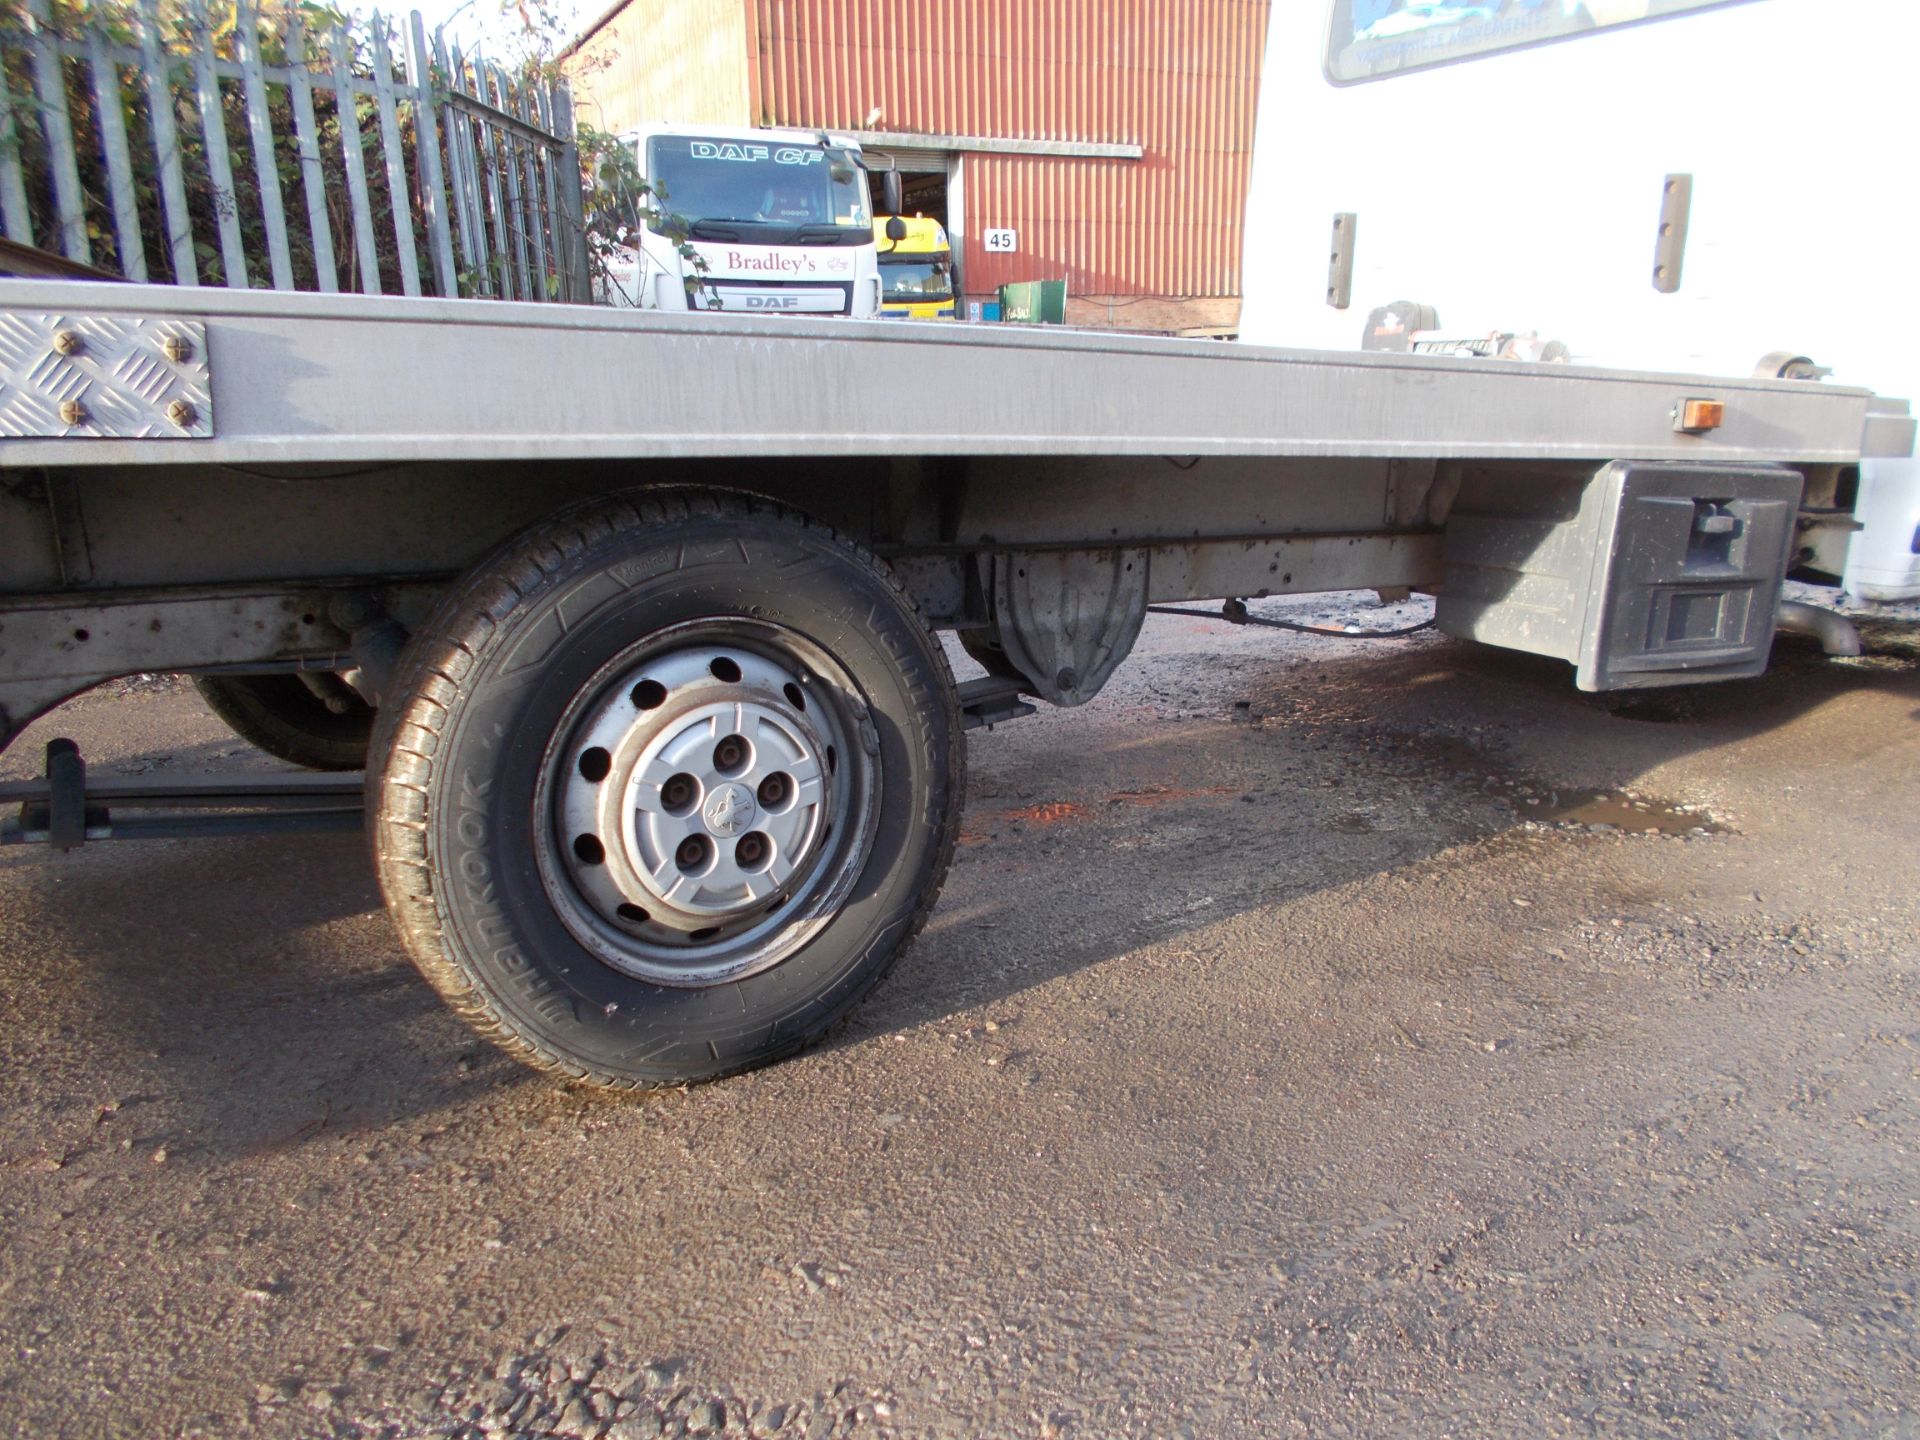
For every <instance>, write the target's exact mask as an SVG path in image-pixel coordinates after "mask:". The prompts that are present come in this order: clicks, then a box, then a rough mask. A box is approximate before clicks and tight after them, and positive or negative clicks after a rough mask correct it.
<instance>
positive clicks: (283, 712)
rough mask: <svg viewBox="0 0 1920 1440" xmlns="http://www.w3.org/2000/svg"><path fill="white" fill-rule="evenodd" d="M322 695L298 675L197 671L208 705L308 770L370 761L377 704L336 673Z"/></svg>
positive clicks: (243, 734)
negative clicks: (210, 673)
mask: <svg viewBox="0 0 1920 1440" xmlns="http://www.w3.org/2000/svg"><path fill="white" fill-rule="evenodd" d="M321 678H322V679H323V680H324V681H331V682H332V683H331V684H330V685H328V686H327V687H326V688H327V689H328V690H329V691H330V692H331V693H330V700H331V703H329V700H328V699H322V698H321V697H320V696H319V695H318V694H316V693H315V691H314V690H313V688H312V687H311V686H309V685H308V684H307V682H306V681H305V680H302V679H301V678H300V677H299V676H298V675H196V676H195V677H194V681H193V684H194V688H195V689H197V690H198V691H199V692H200V698H201V699H202V700H204V701H206V703H207V708H208V709H209V710H211V711H213V713H214V714H215V715H218V716H219V717H220V718H221V719H222V720H224V721H225V722H226V724H227V727H228V728H229V729H230V730H232V731H233V733H234V734H236V735H238V736H239V737H240V738H241V739H242V740H246V741H250V742H251V743H252V744H255V745H257V746H259V747H260V748H261V749H262V750H264V751H266V752H267V753H268V754H269V755H272V756H273V757H275V758H276V759H279V760H285V761H286V762H287V763H288V764H291V765H299V766H302V767H304V768H305V769H308V770H358V769H360V768H361V767H362V766H363V765H365V764H366V763H367V743H368V739H369V737H370V736H371V735H372V734H373V707H372V706H371V705H369V704H367V702H366V701H364V700H362V699H361V698H360V697H359V696H358V695H356V694H354V693H353V691H352V690H350V689H348V688H347V686H346V685H344V684H342V683H341V682H339V681H337V680H334V679H333V677H332V676H330V675H328V676H323V677H321Z"/></svg>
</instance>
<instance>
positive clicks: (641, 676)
mask: <svg viewBox="0 0 1920 1440" xmlns="http://www.w3.org/2000/svg"><path fill="white" fill-rule="evenodd" d="M394 693H395V697H396V698H395V700H394V701H393V702H392V703H391V704H390V705H388V706H387V707H385V708H384V709H383V712H382V715H383V723H382V725H381V728H380V732H379V734H378V735H377V736H376V739H375V755H376V757H377V763H379V765H380V769H379V772H378V773H377V774H370V775H369V797H368V802H369V812H370V813H371V814H372V815H373V816H374V825H373V843H374V855H375V862H376V864H377V867H378V870H379V875H380V882H381V885H382V888H383V890H384V892H385V894H386V897H387V904H388V907H389V909H390V910H391V911H392V912H393V915H394V918H395V920H396V921H397V922H398V924H399V927H400V931H401V934H402V936H403V938H404V940H405V943H406V945H407V948H408V950H409V951H410V952H411V954H412V956H413V958H414V960H415V961H416V963H417V964H418V965H419V967H420V969H421V970H422V971H423V972H424V973H425V975H426V977H427V979H428V980H429V981H431V982H432V983H433V985H434V986H435V988H436V989H438V990H439V991H440V993H441V995H442V996H443V997H444V998H445V999H446V1000H447V1001H448V1003H449V1004H451V1005H452V1006H453V1008H454V1009H455V1010H456V1011H457V1012H458V1013H459V1014H460V1015H461V1016H462V1017H464V1018H465V1019H466V1020H467V1021H468V1022H469V1023H470V1024H471V1025H473V1026H474V1027H475V1028H476V1029H477V1030H479V1031H480V1032H481V1033H482V1034H484V1035H486V1036H488V1037H489V1038H490V1039H493V1040H494V1041H496V1042H497V1043H499V1044H500V1045H501V1046H502V1047H504V1048H505V1049H506V1050H508V1051H509V1052H510V1053H512V1054H514V1055H516V1056H518V1057H519V1058H520V1059H522V1060H524V1061H526V1062H528V1063H529V1064H532V1065H534V1066H537V1067H539V1068H542V1069H547V1070H552V1071H557V1072H559V1073H561V1074H564V1075H567V1076H570V1077H573V1078H576V1079H582V1080H587V1081H590V1082H593V1083H596V1084H600V1085H607V1086H615V1087H624V1088H630V1089H641V1088H651V1087H657V1086H669V1085H679V1084H684V1083H686V1082H689V1081H696V1080H707V1079H712V1078H715V1077H717V1076H720V1075H726V1074H730V1073H733V1072H735V1071H739V1070H745V1069H748V1068H751V1067H753V1066H756V1065H763V1064H766V1063H768V1062H770V1061H773V1060H777V1059H779V1058H781V1057H782V1056H785V1055H788V1054H790V1053H792V1052H793V1051H795V1050H798V1049H799V1048H801V1047H802V1046H804V1045H806V1044H807V1043H808V1042H810V1041H812V1040H814V1039H816V1038H817V1037H819V1036H820V1035H821V1034H822V1033H824V1032H825V1031H826V1030H827V1029H828V1028H829V1027H831V1026H832V1025H833V1024H834V1023H835V1022H836V1021H838V1020H839V1019H840V1018H841V1017H842V1016H844V1015H845V1014H846V1013H847V1012H848V1011H849V1010H851V1009H852V1008H853V1006H854V1005H855V1004H856V1003H858V1001H859V1000H860V999H861V998H862V997H863V996H864V995H866V994H867V992H868V991H869V990H871V989H872V988H873V986H874V985H875V984H877V983H878V982H879V980H880V979H881V977H882V976H883V975H884V974H885V973H886V971H887V969H888V968H889V966H890V965H891V964H892V962H893V959H894V957H895V955H896V954H897V953H898V952H899V950H900V949H901V947H902V946H903V945H904V944H905V943H906V942H907V941H908V940H909V939H910V938H911V937H912V936H913V935H914V934H915V933H916V932H917V931H918V930H919V928H920V926H921V924H922V923H924V921H925V919H926V917H927V914H928V912H929V911H930V910H931V908H932V906H933V902H934V899H935V897H936V895H937V894H938V892H939V889H940V884H941V881H942V880H943V879H944V878H945V875H946V870H947V865H948V863H949V861H950V860H951V858H952V854H953V845H954V838H955V833H956V830H957V828H958V824H959V817H960V810H961V789H962V783H963V766H964V753H963V741H962V731H961V726H960V717H959V712H958V709H957V705H956V700H955V694H954V687H953V679H952V676H951V674H950V673H949V671H948V669H947V665H946V661H945V657H944V655H943V654H942V652H941V650H940V647H939V646H938V645H937V644H936V643H935V641H934V639H933V637H932V636H931V635H930V634H929V633H928V631H927V629H926V627H925V626H924V625H923V624H922V623H921V621H920V619H919V617H918V615H917V614H916V613H915V611H914V609H913V606H912V604H911V602H910V601H908V599H907V598H906V596H905V595H904V594H903V593H902V591H901V590H900V588H899V587H898V585H897V584H896V583H895V582H894V580H893V578H892V576H891V575H890V574H889V573H888V572H887V571H886V570H885V569H884V568H882V567H881V566H880V564H879V563H878V562H877V561H875V560H874V559H873V558H872V557H871V556H869V555H867V554H866V553H865V552H864V551H861V550H859V549H858V548H856V547H855V546H853V545H851V544H849V543H848V542H847V541H845V540H843V539H841V538H840V537H839V536H837V535H835V534H834V533H833V532H832V531H831V530H828V529H826V528H824V527H822V526H819V525H816V524H813V523H810V522H809V521H807V520H806V519H805V518H803V517H801V516H799V515H797V514H795V513H793V512H791V511H788V510H785V509H783V508H780V507H778V506H776V505H773V504H771V503H770V502H765V501H760V500H756V499H749V498H746V497H742V496H736V495H730V494H723V493H716V492H711V491H694V490H672V491H657V492H651V493H648V494H643V495H637V496H629V497H621V498H618V499H614V500H609V501H600V502H595V503H594V504H592V505H590V506H586V507H581V508H579V509H576V510H573V511H571V512H568V513H566V514H564V515H562V516H560V517H558V518H556V519H555V520H554V521H552V522H551V523H549V524H546V525H543V526H541V527H539V528H538V529H536V530H535V531H533V532H531V533H530V534H528V535H526V536H524V537H522V538H521V539H520V540H517V541H515V542H514V543H513V544H512V545H510V546H509V547H508V548H507V549H506V550H504V551H502V552H501V553H500V554H498V555H496V556H495V557H494V558H492V559H491V560H489V561H487V562H486V563H485V564H483V565H481V566H480V567H479V569H478V570H477V571H476V572H475V573H474V575H473V576H472V577H471V578H469V579H468V580H466V581H465V582H463V583H462V584H460V585H459V586H457V587H456V588H455V590H454V591H453V592H452V593H450V594H449V595H448V596H447V597H446V598H445V600H444V601H443V602H442V604H441V605H440V607H439V608H438V610H437V612H436V613H435V615H434V617H433V619H432V620H431V621H430V622H429V623H428V624H426V625H425V626H423V627H422V628H421V630H420V631H419V632H418V633H417V634H416V635H415V636H414V638H413V639H412V640H411V641H410V642H409V645H408V648H407V651H406V653H405V655H403V657H402V659H401V663H400V667H399V671H398V674H397V676H396V683H395V685H394Z"/></svg>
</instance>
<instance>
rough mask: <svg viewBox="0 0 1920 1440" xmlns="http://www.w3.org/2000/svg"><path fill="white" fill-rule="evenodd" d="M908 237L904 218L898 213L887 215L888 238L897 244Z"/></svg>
mask: <svg viewBox="0 0 1920 1440" xmlns="http://www.w3.org/2000/svg"><path fill="white" fill-rule="evenodd" d="M889 178H891V177H889ZM906 238H907V222H906V221H904V220H902V219H901V218H900V217H899V216H898V215H889V216H888V217H887V239H889V240H890V241H892V242H893V243H894V244H895V245H898V244H899V243H900V242H901V241H902V240H904V239H906Z"/></svg>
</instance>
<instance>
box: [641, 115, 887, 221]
mask: <svg viewBox="0 0 1920 1440" xmlns="http://www.w3.org/2000/svg"><path fill="white" fill-rule="evenodd" d="M646 160H647V165H646V173H647V178H648V180H649V181H650V182H651V183H652V185H653V186H654V189H655V191H656V192H657V199H656V204H657V206H658V208H659V209H660V210H661V212H663V213H664V214H665V215H668V216H670V217H672V219H673V221H674V222H675V223H676V224H678V225H683V226H685V227H686V228H687V231H688V233H689V234H690V235H691V236H692V238H694V239H696V240H698V239H715V240H726V239H733V240H747V241H757V242H758V243H760V244H765V245H780V244H785V245H866V244H871V243H872V240H873V212H872V211H871V209H870V208H869V207H868V203H867V177H866V172H865V171H864V170H862V169H861V167H860V164H859V162H858V161H857V160H856V159H855V158H854V152H852V151H850V150H846V149H842V148H838V147H830V146H822V145H784V144H779V143H776V142H771V141H769V142H765V143H762V142H759V141H742V140H701V139H698V138H689V137H686V136H680V135H655V136H653V137H651V138H650V139H649V140H648V141H647V156H646ZM703 232H704V233H703Z"/></svg>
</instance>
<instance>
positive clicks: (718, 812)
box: [706, 785, 754, 835]
mask: <svg viewBox="0 0 1920 1440" xmlns="http://www.w3.org/2000/svg"><path fill="white" fill-rule="evenodd" d="M753 815H754V806H753V796H752V795H750V794H748V793H747V787H746V786H744V785H722V786H721V787H720V788H719V789H718V790H715V791H714V792H713V794H712V796H711V797H710V798H709V799H708V800H707V809H706V817H707V828H708V829H709V830H711V831H713V833H714V834H716V835H738V834H739V833H740V832H741V831H742V830H744V829H746V828H747V827H748V826H749V825H751V824H752V823H753Z"/></svg>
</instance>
